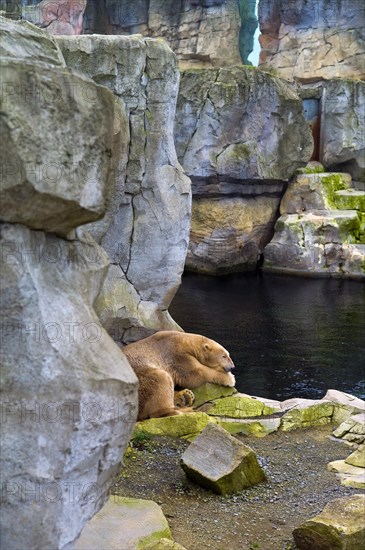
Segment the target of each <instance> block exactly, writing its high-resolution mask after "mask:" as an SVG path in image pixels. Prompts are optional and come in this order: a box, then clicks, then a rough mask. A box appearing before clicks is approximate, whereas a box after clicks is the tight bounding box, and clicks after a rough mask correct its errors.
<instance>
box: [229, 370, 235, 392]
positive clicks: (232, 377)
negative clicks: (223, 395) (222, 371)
mask: <svg viewBox="0 0 365 550" xmlns="http://www.w3.org/2000/svg"><path fill="white" fill-rule="evenodd" d="M227 378H228V381H229V382H228V384H227V386H229V387H230V388H234V386H235V385H236V379H235V377H234V376H233V374H232V373H231V372H228V373H227Z"/></svg>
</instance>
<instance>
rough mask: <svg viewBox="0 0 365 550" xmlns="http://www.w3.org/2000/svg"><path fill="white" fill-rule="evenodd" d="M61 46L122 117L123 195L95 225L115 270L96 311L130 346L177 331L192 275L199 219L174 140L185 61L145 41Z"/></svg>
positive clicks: (118, 190) (115, 192)
mask: <svg viewBox="0 0 365 550" xmlns="http://www.w3.org/2000/svg"><path fill="white" fill-rule="evenodd" d="M58 44H59V45H60V46H61V48H62V51H63V54H64V56H65V59H66V62H67V65H68V66H70V67H72V68H74V69H77V70H81V71H83V72H85V73H86V74H87V75H89V76H90V77H92V78H93V80H94V81H95V82H97V83H99V84H103V85H105V86H107V87H108V88H110V89H111V90H112V92H113V93H114V98H115V103H116V108H117V112H118V117H117V120H116V123H115V129H114V133H115V136H114V142H115V145H114V149H115V151H116V153H115V164H114V177H115V188H113V187H110V188H109V192H108V205H107V213H106V216H105V217H104V219H103V220H102V221H100V222H97V223H96V224H93V225H88V226H87V229H88V230H89V231H90V232H91V234H92V235H93V236H94V238H95V239H96V240H97V241H98V242H99V243H100V244H101V245H102V246H103V248H104V249H105V250H106V251H107V253H108V255H109V257H110V259H111V262H112V265H111V267H110V269H109V273H108V275H107V278H106V281H105V283H104V287H103V290H102V293H101V295H100V296H99V298H98V301H97V304H96V308H97V312H98V314H99V316H100V318H101V320H102V322H103V325H104V326H105V328H106V329H107V330H108V331H109V332H110V333H111V334H112V335H113V337H114V339H116V340H121V339H123V340H124V341H125V342H128V341H131V340H135V339H137V338H138V337H141V336H145V335H147V334H148V331H153V330H156V329H161V328H164V329H176V328H178V327H177V326H176V324H175V323H174V322H173V321H172V319H171V318H170V316H169V314H168V312H167V308H168V306H169V304H170V302H171V300H172V298H173V296H174V294H175V292H176V290H177V288H178V286H179V284H180V279H181V274H182V272H183V269H184V262H185V256H186V251H187V246H188V240H189V227H190V215H191V184H190V180H189V179H188V178H187V177H186V176H185V174H184V172H183V170H182V168H181V166H180V164H179V163H178V161H177V157H176V152H175V146H174V141H173V121H174V115H175V104H176V98H177V93H178V80H179V74H178V69H177V61H176V58H175V56H174V54H173V53H172V51H171V50H170V48H169V47H168V46H167V45H166V44H165V43H164V42H162V41H157V40H152V39H148V38H147V39H144V38H142V37H141V36H133V37H123V36H118V37H117V36H93V37H91V36H86V35H85V36H80V37H63V38H59V39H58ZM121 136H122V139H121Z"/></svg>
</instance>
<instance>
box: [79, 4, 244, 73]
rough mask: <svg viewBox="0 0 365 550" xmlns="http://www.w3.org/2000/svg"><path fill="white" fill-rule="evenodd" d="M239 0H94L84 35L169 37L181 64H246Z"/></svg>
mask: <svg viewBox="0 0 365 550" xmlns="http://www.w3.org/2000/svg"><path fill="white" fill-rule="evenodd" d="M239 29H240V17H239V13H238V7H237V0H138V1H134V2H129V1H127V0H122V1H120V0H102V1H99V0H89V1H88V5H87V9H86V12H85V21H84V33H95V32H97V33H101V34H133V33H141V34H143V35H144V36H151V37H162V38H164V39H165V40H166V41H167V43H168V44H169V46H170V47H171V48H172V50H173V51H174V52H175V54H176V55H177V57H178V59H179V61H180V67H181V68H186V67H192V66H194V67H195V66H196V67H202V66H207V67H224V66H229V65H234V64H239V63H240V62H241V59H240V54H239V46H238V35H239Z"/></svg>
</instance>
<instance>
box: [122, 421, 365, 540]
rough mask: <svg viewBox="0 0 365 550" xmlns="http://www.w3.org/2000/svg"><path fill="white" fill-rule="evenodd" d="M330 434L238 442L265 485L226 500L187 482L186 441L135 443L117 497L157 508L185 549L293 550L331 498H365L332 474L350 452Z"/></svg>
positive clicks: (302, 432) (303, 432)
mask: <svg viewBox="0 0 365 550" xmlns="http://www.w3.org/2000/svg"><path fill="white" fill-rule="evenodd" d="M331 429H332V428H331V427H329V426H325V427H321V428H315V429H314V428H311V429H307V430H297V431H295V432H290V433H284V432H276V433H273V434H271V435H268V436H266V437H264V438H255V437H252V436H250V437H247V436H246V437H245V436H236V437H238V439H240V440H241V441H242V442H243V443H245V444H246V445H249V446H250V447H252V448H253V449H254V451H255V452H256V454H257V457H258V459H259V462H260V464H261V466H262V467H263V468H264V470H265V473H266V475H267V481H266V482H264V483H261V484H260V485H257V486H255V487H253V488H251V489H246V490H245V491H243V492H241V493H238V494H236V495H233V496H229V497H222V496H219V495H216V494H214V493H212V492H210V491H206V490H204V489H202V488H200V487H199V486H197V485H194V484H193V483H192V482H190V481H188V480H187V479H186V477H185V474H184V472H183V470H182V469H181V467H180V464H179V462H180V456H181V455H182V453H183V452H184V450H185V448H186V447H187V446H188V445H189V443H188V442H186V441H182V440H178V439H173V438H170V437H154V438H152V439H147V440H143V441H140V442H137V441H135V442H134V443H133V448H132V449H129V450H128V452H127V453H126V457H125V461H124V464H125V466H124V468H123V470H122V473H121V475H120V478H119V480H118V482H117V483H116V485H115V487H114V491H113V492H115V493H116V494H119V495H122V496H128V497H134V498H144V499H151V500H154V501H155V502H157V503H158V504H160V505H161V507H162V510H163V512H164V513H165V515H166V517H167V519H168V521H169V524H170V527H171V531H172V534H173V537H174V540H175V542H178V543H180V544H182V545H183V546H185V548H186V549H187V550H205V549H211V550H212V549H214V550H245V549H261V550H282V549H286V550H289V549H293V548H295V546H294V543H293V540H292V531H293V529H294V528H295V527H297V526H298V525H300V524H301V523H302V522H303V521H305V520H306V519H309V518H310V517H312V516H314V515H316V514H318V513H319V512H320V511H321V510H322V509H323V508H324V506H325V505H326V504H327V503H328V502H329V501H330V500H332V499H334V498H339V497H343V496H347V495H351V494H354V493H361V492H364V491H359V490H353V489H349V488H345V487H342V486H341V485H340V484H339V481H338V480H337V478H336V475H335V474H334V473H332V472H329V471H328V470H327V468H326V466H327V464H328V462H331V461H332V460H338V459H343V458H346V457H347V456H348V455H349V454H350V452H351V450H350V448H349V447H348V446H347V445H345V444H344V443H342V442H338V441H335V440H334V439H332V438H330V433H331ZM308 550H310V549H308Z"/></svg>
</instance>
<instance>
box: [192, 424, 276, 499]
mask: <svg viewBox="0 0 365 550" xmlns="http://www.w3.org/2000/svg"><path fill="white" fill-rule="evenodd" d="M181 466H182V468H183V470H184V472H185V473H186V475H187V476H188V478H189V479H191V480H192V481H194V482H196V483H198V484H199V485H201V486H202V487H204V488H206V489H210V490H212V491H214V492H216V493H218V494H220V495H226V494H231V493H235V492H239V491H242V489H246V488H247V487H251V486H252V485H256V484H257V483H260V482H261V481H264V480H265V479H266V478H265V474H264V472H263V470H262V469H261V467H260V465H259V463H258V462H257V458H256V455H255V453H254V452H253V450H252V449H251V448H250V447H248V446H247V445H243V443H241V442H240V441H239V440H238V439H236V438H234V437H232V436H231V435H230V434H228V433H227V432H226V430H224V429H223V428H221V427H219V426H217V425H216V424H213V423H210V424H208V425H207V427H206V428H205V429H204V430H203V431H202V433H201V434H200V435H198V437H197V438H196V439H194V441H193V442H192V443H191V444H190V446H189V447H188V448H187V449H186V451H185V452H184V454H183V455H182V457H181Z"/></svg>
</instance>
